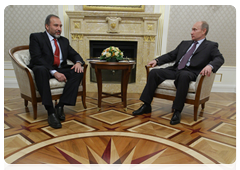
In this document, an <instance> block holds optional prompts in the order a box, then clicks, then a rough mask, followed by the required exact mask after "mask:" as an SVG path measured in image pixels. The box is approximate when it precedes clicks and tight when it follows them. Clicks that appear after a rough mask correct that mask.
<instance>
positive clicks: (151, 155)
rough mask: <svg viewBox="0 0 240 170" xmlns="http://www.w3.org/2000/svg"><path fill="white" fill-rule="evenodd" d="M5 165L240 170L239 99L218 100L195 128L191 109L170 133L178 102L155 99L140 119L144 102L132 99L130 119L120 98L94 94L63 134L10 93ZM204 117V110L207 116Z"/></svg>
mask: <svg viewBox="0 0 240 170" xmlns="http://www.w3.org/2000/svg"><path fill="white" fill-rule="evenodd" d="M4 92H5V93H4V158H5V161H6V162H7V163H9V164H232V163H234V162H235V159H236V94H235V93H211V96H210V100H209V101H208V102H207V103H206V108H205V110H204V113H203V117H198V121H196V122H195V121H193V107H192V106H190V105H186V106H185V108H184V110H183V112H182V120H181V123H180V124H178V125H170V123H169V121H170V118H171V116H172V113H171V104H172V102H171V101H167V100H162V99H156V98H155V99H154V101H153V103H152V108H153V111H152V113H151V114H144V115H139V116H133V115H132V111H133V110H135V109H137V108H139V107H140V105H141V101H139V96H140V94H128V100H127V103H128V106H127V111H124V109H123V106H122V103H121V101H120V99H119V98H114V97H110V98H105V99H103V101H102V109H101V110H100V111H98V109H97V94H96V93H87V109H84V108H83V106H82V103H81V97H79V98H78V100H77V104H76V106H74V107H73V106H72V107H68V106H65V114H66V120H65V121H64V122H62V125H63V127H62V128H61V129H53V128H51V127H49V126H48V123H47V113H46V111H45V109H44V107H43V106H42V105H41V104H39V105H38V118H37V119H36V120H34V119H33V110H32V106H31V103H29V106H28V107H27V108H25V106H24V101H23V99H21V98H20V95H19V90H18V89H7V88H5V89H4ZM199 112H200V109H199Z"/></svg>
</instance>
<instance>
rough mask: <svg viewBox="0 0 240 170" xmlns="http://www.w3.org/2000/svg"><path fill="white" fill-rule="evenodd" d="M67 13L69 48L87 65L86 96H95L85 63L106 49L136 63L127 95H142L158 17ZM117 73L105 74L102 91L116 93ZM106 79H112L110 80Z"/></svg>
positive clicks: (92, 76)
mask: <svg viewBox="0 0 240 170" xmlns="http://www.w3.org/2000/svg"><path fill="white" fill-rule="evenodd" d="M66 13H67V15H68V17H69V39H70V43H71V46H72V47H73V48H74V49H75V50H76V51H77V52H78V53H79V54H80V55H81V56H82V58H83V59H84V61H86V64H88V65H89V66H88V69H87V73H86V85H87V92H97V83H95V81H96V79H95V80H94V76H95V72H94V71H93V70H92V69H90V64H89V63H88V61H87V59H90V58H92V57H99V56H100V54H101V52H102V51H103V50H104V49H105V48H107V47H109V46H117V47H119V48H120V49H121V50H122V51H124V56H125V57H126V56H127V57H128V58H130V59H131V60H135V62H136V64H135V68H134V69H133V70H132V73H131V76H130V79H129V84H128V93H141V92H142V90H143V88H144V86H145V84H146V80H147V78H146V71H145V65H146V64H147V63H148V62H149V61H151V60H153V59H154V58H155V57H156V55H155V49H156V42H157V41H156V35H157V26H158V19H159V17H160V15H161V14H158V13H145V12H117V11H116V12H114V11H67V12H66ZM90 46H91V47H90ZM92 46H93V47H92ZM120 72H121V71H120ZM120 72H119V73H117V72H116V71H114V70H113V71H111V72H110V73H106V75H107V76H105V77H103V81H104V83H103V84H102V90H103V91H105V92H113V93H115V92H117V91H119V89H120V88H121V84H120V83H119V78H120V77H121V76H119V75H121V73H120ZM109 75H111V77H112V78H111V79H110V80H109V79H108V78H109V77H110V76H109ZM117 77H118V79H117V80H115V78H117Z"/></svg>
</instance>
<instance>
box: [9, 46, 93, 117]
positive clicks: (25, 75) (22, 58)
mask: <svg viewBox="0 0 240 170" xmlns="http://www.w3.org/2000/svg"><path fill="white" fill-rule="evenodd" d="M9 55H10V57H11V60H12V64H13V68H14V72H15V75H16V78H17V82H18V86H19V89H20V93H21V97H22V98H23V99H24V101H25V106H26V107H27V105H28V101H30V102H31V103H32V106H33V113H34V119H36V118H37V102H41V101H42V100H41V97H40V94H39V92H38V90H37V86H36V84H35V80H34V74H33V71H32V70H31V69H29V68H28V67H27V65H28V64H29V62H30V53H29V46H28V45H26V46H18V47H14V48H12V49H10V50H9ZM68 62H69V63H71V61H68ZM87 66H88V65H86V64H85V65H84V75H83V79H82V82H81V83H80V86H79V89H78V96H82V104H83V106H84V108H87V106H86V102H85V99H86V70H87ZM49 83H50V88H51V93H52V100H55V101H56V100H57V99H59V98H60V96H61V94H62V92H63V88H64V86H65V82H59V81H57V80H56V79H55V78H52V79H50V80H49Z"/></svg>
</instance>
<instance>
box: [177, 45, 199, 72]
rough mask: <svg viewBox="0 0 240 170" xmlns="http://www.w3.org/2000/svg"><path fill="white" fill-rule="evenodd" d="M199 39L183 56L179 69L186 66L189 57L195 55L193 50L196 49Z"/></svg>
mask: <svg viewBox="0 0 240 170" xmlns="http://www.w3.org/2000/svg"><path fill="white" fill-rule="evenodd" d="M197 43H198V42H197V41H195V42H194V44H193V46H192V48H191V49H190V50H189V51H188V52H187V53H186V54H185V55H184V56H183V58H182V60H181V61H180V63H179V65H178V69H179V70H180V69H183V68H184V67H185V65H186V64H187V62H188V60H189V58H190V57H191V56H192V55H193V52H194V51H195V49H196V45H197Z"/></svg>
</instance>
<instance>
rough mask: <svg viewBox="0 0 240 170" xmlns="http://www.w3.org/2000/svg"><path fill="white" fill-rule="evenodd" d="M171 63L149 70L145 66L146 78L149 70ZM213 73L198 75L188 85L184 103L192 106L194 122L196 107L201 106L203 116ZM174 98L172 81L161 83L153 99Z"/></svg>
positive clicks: (174, 90) (174, 92) (148, 67)
mask: <svg viewBox="0 0 240 170" xmlns="http://www.w3.org/2000/svg"><path fill="white" fill-rule="evenodd" d="M171 64H172V63H168V64H165V65H163V66H157V67H154V68H151V66H149V65H146V66H145V68H146V71H147V77H148V74H149V72H150V71H151V69H159V68H162V67H166V66H169V65H171ZM214 78H215V73H211V75H210V77H208V76H202V75H200V74H199V75H198V77H197V80H196V82H194V81H192V82H190V85H189V90H188V94H187V97H186V101H185V103H187V104H192V105H194V121H197V113H198V107H199V105H200V104H201V106H202V111H201V112H200V113H201V114H200V116H202V115H203V109H204V108H205V102H206V101H208V100H209V96H210V92H211V89H212V85H213V82H214ZM175 96H176V87H175V85H174V80H165V81H164V82H162V83H161V84H160V85H159V86H158V88H157V89H156V91H155V94H154V97H157V98H162V99H167V100H172V101H173V100H174V99H175ZM172 111H174V110H172Z"/></svg>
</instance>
